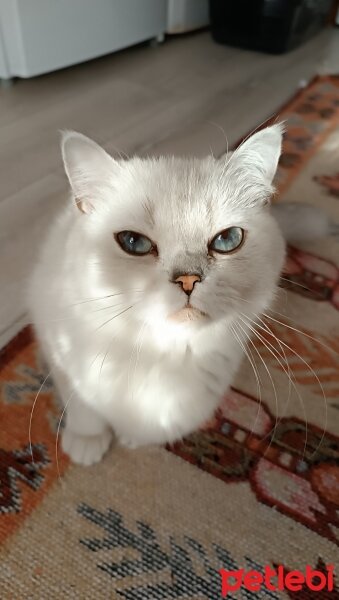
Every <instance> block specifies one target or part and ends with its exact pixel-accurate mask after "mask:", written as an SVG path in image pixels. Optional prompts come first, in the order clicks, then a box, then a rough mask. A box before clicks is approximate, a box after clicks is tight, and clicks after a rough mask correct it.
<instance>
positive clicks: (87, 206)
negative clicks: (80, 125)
mask: <svg viewBox="0 0 339 600" xmlns="http://www.w3.org/2000/svg"><path fill="white" fill-rule="evenodd" d="M61 151H62V158H63V161H64V167H65V171H66V174H67V177H68V179H69V182H70V185H71V188H72V191H73V194H74V198H75V201H76V204H77V207H78V208H79V210H81V211H82V212H84V213H91V212H93V211H94V210H95V204H96V200H99V198H100V196H102V192H103V190H104V189H105V188H107V187H108V186H109V185H112V179H113V176H114V172H115V171H116V169H117V165H118V163H117V162H116V161H115V160H114V159H113V158H112V157H111V156H110V155H109V154H107V152H106V151H105V150H104V149H103V148H101V146H99V145H98V144H96V143H95V142H93V140H91V139H89V138H88V137H86V136H85V135H82V134H81V133H77V132H76V131H63V132H62V139H61Z"/></svg>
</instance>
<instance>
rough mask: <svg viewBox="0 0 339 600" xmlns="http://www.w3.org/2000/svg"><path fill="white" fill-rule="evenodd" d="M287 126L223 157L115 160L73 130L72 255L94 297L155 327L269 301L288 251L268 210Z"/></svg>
mask: <svg viewBox="0 0 339 600" xmlns="http://www.w3.org/2000/svg"><path fill="white" fill-rule="evenodd" d="M282 129H283V128H282V126H281V125H274V126H272V127H268V128H266V129H263V130H261V131H260V132H258V133H256V134H254V135H252V136H251V137H250V138H249V139H247V140H246V141H245V142H244V143H243V144H241V145H240V147H239V148H238V149H237V150H236V151H234V152H233V153H229V154H228V155H226V156H224V157H222V158H221V159H215V158H213V157H207V158H204V159H201V160H199V159H194V158H172V157H170V158H168V157H159V158H156V159H153V158H152V159H151V158H149V159H138V158H132V159H129V160H119V161H116V160H114V159H113V158H112V157H110V156H109V155H108V154H107V153H106V152H105V151H104V150H103V149H102V148H101V147H100V146H98V145H97V144H96V143H94V142H92V141H91V140H89V139H88V138H86V137H84V136H82V135H80V134H77V133H74V132H67V133H65V134H64V136H63V142H62V151H63V159H64V164H65V169H66V173H67V175H68V178H69V181H70V184H71V187H72V191H73V195H74V198H75V201H76V204H77V207H78V208H79V210H76V209H75V208H74V221H75V225H74V232H75V234H74V235H75V236H76V237H77V240H78V251H76V253H75V254H76V256H73V260H76V261H77V264H78V265H79V270H80V273H81V276H82V278H83V280H84V281H85V285H86V286H87V295H88V297H90V298H91V297H92V298H94V297H103V296H105V295H107V296H110V295H112V297H111V300H110V303H111V305H113V306H115V309H114V311H115V312H116V314H117V315H118V313H121V312H122V311H125V310H126V313H127V311H128V313H129V317H130V318H131V319H132V320H135V319H136V320H137V321H139V322H145V323H148V324H149V325H153V326H154V327H158V326H159V327H160V325H161V324H164V323H167V325H168V326H169V327H171V324H173V327H174V326H178V323H180V324H181V325H180V326H184V327H191V326H194V327H197V326H198V327H200V325H205V324H206V323H211V322H215V321H219V320H221V319H223V320H224V319H233V318H235V317H236V316H237V314H238V313H239V312H240V313H241V312H246V313H247V314H248V312H256V311H261V310H263V309H264V308H266V307H267V305H268V304H269V303H270V301H271V299H272V296H273V294H274V292H275V289H276V282H277V278H278V275H279V272H280V269H281V267H282V262H283V257H284V242H283V240H282V237H281V234H280V232H279V230H278V228H277V225H276V223H275V220H274V219H273V218H272V217H271V215H270V209H269V200H270V198H271V196H272V193H273V191H274V189H273V184H272V181H273V178H274V175H275V171H276V168H277V164H278V160H279V156H280V152H281V140H282ZM114 294H116V296H113V295H114ZM129 307H131V308H129ZM112 310H113V309H112Z"/></svg>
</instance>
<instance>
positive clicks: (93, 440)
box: [61, 427, 113, 466]
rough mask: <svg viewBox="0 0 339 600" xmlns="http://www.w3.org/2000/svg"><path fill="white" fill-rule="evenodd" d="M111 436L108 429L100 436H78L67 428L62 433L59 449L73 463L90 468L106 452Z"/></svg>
mask: <svg viewBox="0 0 339 600" xmlns="http://www.w3.org/2000/svg"><path fill="white" fill-rule="evenodd" d="M112 437H113V434H112V432H111V431H110V430H109V429H105V431H104V432H103V433H102V434H101V435H91V436H88V435H79V434H78V433H73V431H71V430H70V429H68V428H67V427H66V428H65V429H64V431H63V432H62V437H61V447H62V449H63V451H64V452H65V453H66V454H68V456H69V457H70V458H71V460H72V461H73V462H74V463H77V464H79V465H85V466H90V465H94V464H95V463H97V462H99V461H100V460H101V459H102V457H103V456H104V454H105V453H106V452H107V450H108V448H109V446H110V444H111V441H112Z"/></svg>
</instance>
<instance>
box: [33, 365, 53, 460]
mask: <svg viewBox="0 0 339 600" xmlns="http://www.w3.org/2000/svg"><path fill="white" fill-rule="evenodd" d="M52 371H53V369H51V370H50V371H49V373H48V374H47V375H46V377H45V379H44V380H43V382H42V384H41V385H40V388H39V390H38V393H37V395H36V396H35V399H34V402H33V406H32V410H31V413H30V417H29V425H28V440H29V450H30V453H31V457H32V464H33V465H34V464H35V462H34V457H33V447H32V419H33V412H34V409H35V405H36V403H37V401H38V398H39V396H40V393H41V391H42V389H43V387H44V385H45V383H46V381H47V379H48V378H49V377H50V375H51V373H52Z"/></svg>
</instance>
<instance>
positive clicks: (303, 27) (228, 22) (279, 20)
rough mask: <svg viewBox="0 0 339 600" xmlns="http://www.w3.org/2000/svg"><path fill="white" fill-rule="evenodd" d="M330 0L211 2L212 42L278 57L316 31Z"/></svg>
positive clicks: (215, 0) (223, 0) (327, 11)
mask: <svg viewBox="0 0 339 600" xmlns="http://www.w3.org/2000/svg"><path fill="white" fill-rule="evenodd" d="M332 5H333V0H210V18H211V31H212V36H213V38H214V40H215V41H216V42H218V43H221V44H230V45H234V46H240V47H242V48H251V49H252V50H263V51H265V52H270V53H272V54H281V53H283V52H286V51H287V50H291V49H292V48H295V47H296V46H298V45H299V44H301V43H302V42H304V41H306V40H307V39H309V38H310V37H312V35H314V34H315V33H316V32H317V31H319V30H320V29H321V28H322V27H323V26H324V25H325V24H326V23H327V20H328V16H329V13H330V9H331V6H332Z"/></svg>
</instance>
